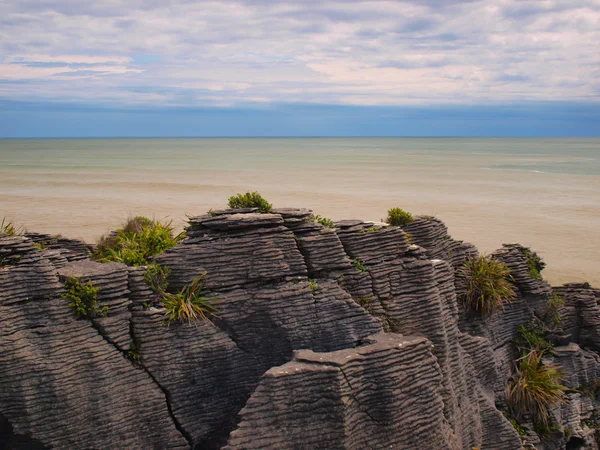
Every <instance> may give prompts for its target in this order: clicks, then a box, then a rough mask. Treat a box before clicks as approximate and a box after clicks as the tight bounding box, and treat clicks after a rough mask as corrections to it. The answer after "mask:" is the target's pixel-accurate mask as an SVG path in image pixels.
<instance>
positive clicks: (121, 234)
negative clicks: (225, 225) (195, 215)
mask: <svg viewBox="0 0 600 450" xmlns="http://www.w3.org/2000/svg"><path fill="white" fill-rule="evenodd" d="M184 237H185V235H184V234H183V233H181V234H179V235H177V236H173V227H172V226H171V223H170V222H169V223H162V222H160V221H155V220H150V219H148V218H146V217H141V216H137V217H134V218H132V219H129V220H128V221H127V222H126V223H125V224H124V225H123V228H120V229H118V230H117V231H115V232H113V233H110V234H109V235H108V236H104V237H102V238H101V239H100V242H98V245H97V246H96V248H95V249H94V252H93V253H92V259H93V260H95V261H98V262H111V261H115V262H120V263H124V264H127V265H128V266H145V265H147V264H149V262H150V258H151V257H152V256H156V255H159V254H160V253H163V252H164V251H166V250H168V249H170V248H171V247H175V246H176V245H177V244H178V243H179V242H180V241H182V240H183V239H184Z"/></svg>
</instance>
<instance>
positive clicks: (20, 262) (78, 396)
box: [0, 236, 187, 449]
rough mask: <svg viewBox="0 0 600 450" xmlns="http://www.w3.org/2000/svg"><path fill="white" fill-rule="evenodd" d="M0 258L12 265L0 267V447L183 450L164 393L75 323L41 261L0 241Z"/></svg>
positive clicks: (27, 247)
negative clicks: (2, 445)
mask: <svg viewBox="0 0 600 450" xmlns="http://www.w3.org/2000/svg"><path fill="white" fill-rule="evenodd" d="M0 254H1V255H2V256H3V260H4V261H5V262H6V261H11V263H10V264H4V265H3V267H2V268H0V423H2V422H3V425H2V426H1V429H3V433H2V436H1V437H0V442H2V441H3V440H4V445H5V447H6V448H65V449H67V448H121V447H127V448H185V447H186V446H187V442H186V441H185V439H184V438H183V437H182V436H181V434H180V433H179V432H178V431H177V429H176V428H175V426H174V424H173V421H172V420H171V418H170V416H169V412H168V408H167V404H166V401H165V397H164V395H163V393H162V391H161V390H160V389H159V387H158V386H157V385H156V384H155V383H154V382H153V381H152V379H151V378H150V377H149V376H148V375H147V374H146V373H145V372H144V371H143V370H139V369H136V368H135V367H134V366H133V365H132V364H131V363H130V362H129V361H128V360H127V359H126V358H125V357H124V355H123V353H121V352H120V351H118V350H117V349H116V348H115V346H114V345H113V344H112V343H110V342H109V341H108V340H107V339H106V338H105V337H103V336H102V335H101V334H100V333H99V331H98V330H97V329H95V328H94V327H92V326H90V323H88V322H87V321H85V320H78V319H77V318H76V317H75V315H74V314H73V312H72V310H71V308H69V307H68V306H67V303H68V301H67V300H65V299H63V298H61V297H60V295H61V294H62V293H63V292H64V289H63V285H62V283H61V282H60V281H59V277H58V273H57V271H56V269H55V268H54V267H53V265H52V263H51V262H50V261H49V260H47V259H46V258H44V256H43V253H42V252H40V251H38V250H37V249H36V248H35V247H34V246H33V244H32V243H31V241H26V240H25V239H23V238H18V237H17V238H11V237H3V236H0ZM90 264H95V263H90ZM125 273H126V272H125ZM125 279H126V278H125Z"/></svg>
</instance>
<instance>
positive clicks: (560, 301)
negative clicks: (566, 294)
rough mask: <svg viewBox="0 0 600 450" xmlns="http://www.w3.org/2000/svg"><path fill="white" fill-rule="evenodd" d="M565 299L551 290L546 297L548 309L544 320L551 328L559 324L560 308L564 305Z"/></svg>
mask: <svg viewBox="0 0 600 450" xmlns="http://www.w3.org/2000/svg"><path fill="white" fill-rule="evenodd" d="M564 304H565V299H564V298H563V297H562V296H561V295H559V294H557V293H556V292H553V293H551V294H550V296H549V297H548V310H547V312H546V317H545V320H546V321H547V323H548V324H549V326H551V327H552V328H558V327H559V326H560V322H561V320H562V318H561V316H560V308H561V307H562V306H564Z"/></svg>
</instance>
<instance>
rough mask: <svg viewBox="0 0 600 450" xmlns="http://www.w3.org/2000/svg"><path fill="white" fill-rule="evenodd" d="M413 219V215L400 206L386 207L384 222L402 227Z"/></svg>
mask: <svg viewBox="0 0 600 450" xmlns="http://www.w3.org/2000/svg"><path fill="white" fill-rule="evenodd" d="M414 220H415V219H414V217H413V215H412V214H411V213H409V212H407V211H404V210H403V209H402V208H391V209H388V216H387V220H386V222H387V223H389V224H390V225H393V226H396V227H397V226H400V227H403V226H405V225H408V224H409V223H411V222H413V221H414Z"/></svg>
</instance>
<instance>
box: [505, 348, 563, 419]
mask: <svg viewBox="0 0 600 450" xmlns="http://www.w3.org/2000/svg"><path fill="white" fill-rule="evenodd" d="M562 380H563V374H562V371H561V370H560V368H558V367H554V366H549V365H544V364H543V362H542V353H540V352H536V351H535V350H534V351H532V352H530V353H529V354H527V355H526V356H524V357H523V358H521V360H520V364H519V366H518V367H517V370H516V372H515V374H514V375H513V377H512V378H511V380H510V381H509V384H508V387H507V389H506V400H507V404H508V408H509V410H510V412H511V414H512V415H513V416H514V417H516V418H518V419H521V418H523V417H524V415H525V414H530V415H531V416H532V418H533V420H534V423H536V424H538V425H541V426H544V427H546V428H547V427H548V415H549V411H550V409H551V408H552V407H553V406H554V405H556V404H559V403H565V402H566V401H567V396H566V394H565V391H566V390H567V388H566V387H565V386H563V385H562V384H561V381H562Z"/></svg>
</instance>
